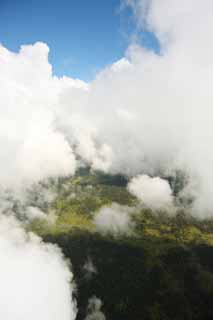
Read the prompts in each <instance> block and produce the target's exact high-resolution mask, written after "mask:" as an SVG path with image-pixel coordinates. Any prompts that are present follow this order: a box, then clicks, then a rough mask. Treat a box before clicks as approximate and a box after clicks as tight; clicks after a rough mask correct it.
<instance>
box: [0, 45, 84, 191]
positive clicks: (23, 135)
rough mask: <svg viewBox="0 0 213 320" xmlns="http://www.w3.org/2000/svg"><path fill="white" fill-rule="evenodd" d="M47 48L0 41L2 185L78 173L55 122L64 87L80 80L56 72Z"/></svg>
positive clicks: (72, 85)
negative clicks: (12, 49)
mask: <svg viewBox="0 0 213 320" xmlns="http://www.w3.org/2000/svg"><path fill="white" fill-rule="evenodd" d="M48 51H49V49H48V47H47V45H45V44H43V43H36V44H34V45H27V46H22V47H21V49H20V51H19V53H13V52H10V51H8V50H7V49H6V48H4V47H3V46H2V45H0V87H1V91H0V146H1V148H0V164H1V167H2V168H3V167H4V170H1V173H0V183H1V186H2V185H3V186H6V187H10V188H11V187H13V188H14V187H17V185H21V184H22V185H23V184H30V183H32V182H37V181H39V180H42V179H44V178H47V177H49V176H51V177H54V176H59V175H62V176H63V175H69V174H72V173H73V172H74V171H75V166H76V163H75V156H74V154H73V151H72V148H71V146H70V144H69V143H68V141H67V139H66V137H65V136H64V135H63V134H62V133H61V132H59V131H58V130H57V128H56V125H55V123H54V121H55V120H54V119H55V116H54V112H55V111H54V108H55V104H56V102H57V100H58V95H59V93H60V91H61V89H62V87H63V88H64V89H65V88H67V87H75V86H79V85H78V81H76V83H75V81H74V80H72V79H66V78H62V79H60V81H59V80H58V79H57V78H56V77H53V76H52V72H51V69H52V68H51V65H50V64H49V62H48Z"/></svg>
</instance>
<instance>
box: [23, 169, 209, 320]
mask: <svg viewBox="0 0 213 320" xmlns="http://www.w3.org/2000/svg"><path fill="white" fill-rule="evenodd" d="M126 185H127V180H126V178H125V177H123V176H120V175H115V176H111V175H106V174H103V173H100V172H92V171H90V170H89V169H88V168H82V169H80V170H79V171H78V172H77V173H76V174H75V176H73V177H70V178H66V179H59V180H57V181H56V182H54V183H53V182H51V183H50V189H51V190H52V192H54V194H55V195H56V196H55V197H54V200H52V201H51V202H49V203H47V204H46V205H44V203H42V205H41V208H40V209H41V210H46V211H47V212H48V213H49V215H50V216H51V215H53V216H54V219H52V220H51V221H50V220H48V219H47V220H44V219H33V221H31V222H30V223H28V224H27V225H26V228H27V230H30V231H33V232H35V233H36V234H38V235H39V236H41V237H42V239H43V240H44V241H45V242H51V243H56V244H58V245H59V247H60V248H61V249H62V251H63V253H64V255H65V257H66V258H67V259H68V260H69V261H70V262H71V268H72V271H73V273H74V278H75V283H76V290H75V298H76V301H77V308H78V314H77V320H83V319H88V320H92V319H94V320H99V319H104V318H103V317H104V316H105V318H106V319H109V320H130V319H131V320H133V319H134V320H143V319H146V320H171V319H172V320H182V319H213V304H212V299H213V259H212V257H213V220H211V219H206V220H198V219H196V218H194V217H193V215H190V214H189V213H187V212H186V211H184V210H182V209H180V210H179V211H178V212H176V214H175V215H172V214H169V213H165V212H158V213H156V212H153V211H151V210H149V209H147V208H145V207H143V205H141V204H140V203H139V201H138V200H137V199H136V198H135V197H134V196H132V195H131V194H130V193H129V192H128V190H127V188H126ZM37 202H38V201H37V199H36V196H35V198H33V197H32V199H31V205H32V206H33V205H34V204H35V203H36V206H38V203H37ZM114 203H117V204H119V205H120V208H124V210H125V208H131V219H132V221H133V225H132V228H131V230H130V231H129V232H110V231H109V230H108V231H106V232H102V231H100V230H99V229H98V228H97V225H96V224H95V223H94V217H95V216H96V215H97V213H98V212H99V210H100V208H103V207H104V206H107V207H110V206H111V205H113V204H114ZM42 206H43V207H42ZM91 297H97V298H98V299H100V300H101V301H102V304H103V305H102V308H101V312H100V313H94V314H92V313H91V314H90V316H88V301H89V299H90V298H91ZM101 317H102V318H101Z"/></svg>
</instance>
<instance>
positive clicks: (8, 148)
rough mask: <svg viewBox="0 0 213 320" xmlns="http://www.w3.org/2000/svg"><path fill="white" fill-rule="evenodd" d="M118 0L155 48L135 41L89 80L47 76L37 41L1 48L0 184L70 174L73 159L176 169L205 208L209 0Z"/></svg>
mask: <svg viewBox="0 0 213 320" xmlns="http://www.w3.org/2000/svg"><path fill="white" fill-rule="evenodd" d="M124 2H125V3H126V4H127V5H129V6H131V8H132V9H133V11H134V14H135V17H136V19H137V21H138V25H139V27H141V28H143V29H146V30H148V31H151V32H153V33H154V34H155V35H156V37H157V39H158V41H159V43H160V54H155V53H153V52H151V51H149V50H146V49H144V48H143V47H142V46H137V45H132V46H130V47H129V48H128V50H127V51H126V54H125V57H123V58H122V59H121V60H119V61H117V62H115V63H114V64H113V65H111V66H109V67H107V68H106V69H104V70H102V71H101V72H100V73H99V74H98V75H97V77H96V78H95V80H94V81H92V82H91V83H90V84H86V83H84V82H82V81H80V80H75V79H70V78H68V77H63V78H57V77H55V76H53V75H52V68H51V65H50V64H49V62H48V47H47V46H46V45H45V44H43V43H36V44H34V45H27V46H22V47H21V49H20V51H19V53H13V52H10V51H8V50H7V49H6V48H4V47H3V46H1V47H0V86H1V91H0V146H1V148H0V163H1V166H2V167H3V168H4V170H1V172H0V182H1V184H2V185H7V186H10V187H11V186H14V185H16V184H26V183H31V182H32V181H34V182H36V181H39V180H41V179H44V178H46V177H49V176H58V175H65V176H66V175H70V174H72V173H74V171H75V168H76V166H78V161H77V160H76V159H79V158H81V160H82V159H83V161H84V162H86V163H87V164H89V165H90V166H91V167H92V168H94V169H98V170H102V171H105V172H110V173H123V174H125V175H127V176H130V177H132V176H135V175H137V174H141V173H143V174H148V175H151V176H158V175H160V174H162V175H164V176H165V175H172V174H173V173H174V172H175V171H176V170H177V169H178V170H182V171H185V172H187V174H188V175H189V181H190V186H192V185H193V188H194V189H193V190H191V193H193V195H195V197H194V205H193V208H192V210H193V212H197V213H199V212H200V213H201V212H202V214H211V213H212V209H213V200H212V196H211V193H212V188H213V182H212V181H213V173H212V170H211V166H212V162H213V151H212V148H211V142H212V136H213V129H212V116H213V113H212V101H213V96H212V88H211V83H212V80H213V79H212V77H213V76H212V74H213V64H212V55H213V40H212V37H211V32H212V27H213V23H212V21H213V3H212V1H211V0H206V1H205V4H203V1H201V0H198V1H193V0H188V1H184V0H182V1H179V0H165V1H158V0H126V1H124ZM188 189H189V188H188Z"/></svg>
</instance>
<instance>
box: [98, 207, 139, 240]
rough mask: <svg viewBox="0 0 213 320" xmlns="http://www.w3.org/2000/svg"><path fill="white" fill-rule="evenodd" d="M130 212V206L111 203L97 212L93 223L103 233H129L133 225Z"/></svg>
mask: <svg viewBox="0 0 213 320" xmlns="http://www.w3.org/2000/svg"><path fill="white" fill-rule="evenodd" d="M131 213H132V209H131V208H129V207H126V206H121V205H119V204H117V203H113V204H112V205H111V206H108V207H107V206H106V207H102V208H101V209H100V210H99V211H98V212H97V214H96V215H95V217H94V223H95V225H96V228H97V230H98V231H100V232H101V233H103V234H107V233H110V234H114V235H119V234H129V233H130V232H131V231H132V228H133V226H134V223H133V221H132V219H131Z"/></svg>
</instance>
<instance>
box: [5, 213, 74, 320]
mask: <svg viewBox="0 0 213 320" xmlns="http://www.w3.org/2000/svg"><path fill="white" fill-rule="evenodd" d="M0 265H1V272H0V282H1V286H0V301H1V302H0V318H1V319H7V320H14V319H23V320H29V319H32V320H34V319H35V320H36V319H40V320H54V319H55V320H58V319H62V320H72V319H73V320H74V319H75V315H76V307H75V303H74V302H73V300H72V291H73V286H72V285H71V282H72V274H71V272H70V270H69V267H68V265H67V263H66V261H65V260H64V257H63V255H62V253H61V251H60V250H59V248H58V247H57V246H55V245H50V244H44V243H42V242H41V239H40V238H38V237H37V236H35V235H33V234H29V233H26V232H25V231H24V230H23V228H22V227H21V225H20V223H19V222H18V221H17V220H16V219H15V218H14V217H12V216H8V217H6V216H4V215H2V214H0Z"/></svg>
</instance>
